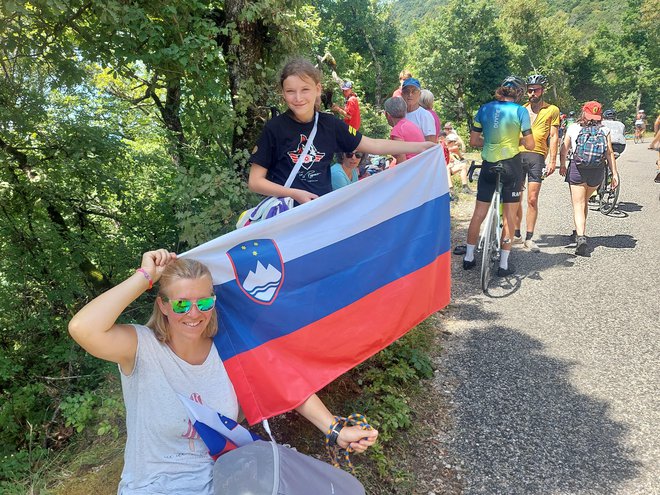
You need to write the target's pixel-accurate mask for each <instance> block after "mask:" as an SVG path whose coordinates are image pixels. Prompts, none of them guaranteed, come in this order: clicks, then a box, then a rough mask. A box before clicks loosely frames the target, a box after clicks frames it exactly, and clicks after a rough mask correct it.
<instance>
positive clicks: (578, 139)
mask: <svg viewBox="0 0 660 495" xmlns="http://www.w3.org/2000/svg"><path fill="white" fill-rule="evenodd" d="M602 114H603V107H602V105H601V104H600V103H598V102H597V101H588V102H587V103H585V104H584V105H583V106H582V115H581V116H580V118H579V119H578V121H577V122H575V123H573V124H570V125H569V126H568V128H567V129H566V136H565V137H564V142H563V143H562V146H561V152H560V157H559V160H560V167H559V173H560V174H561V175H562V176H564V177H566V182H568V184H569V187H570V191H571V202H572V204H573V220H574V222H575V230H574V231H573V235H574V236H575V242H576V247H575V254H576V255H578V256H587V255H588V253H589V247H588V245H587V237H586V224H587V212H588V208H587V201H588V200H589V197H590V196H591V195H592V194H593V192H594V191H595V190H596V189H598V186H599V185H600V183H601V182H602V181H603V178H604V176H605V163H607V165H608V166H609V167H610V170H611V171H612V187H616V185H617V184H618V182H619V176H618V174H617V170H616V161H615V159H614V152H613V151H612V139H611V137H610V129H609V128H607V127H605V126H603V125H602V122H601V121H602V119H603V115H602ZM603 139H604V142H605V144H606V147H605V149H604V152H602V151H600V150H599V148H600V144H601V143H602V140H603ZM569 155H570V160H569V163H568V168H567V164H566V162H567V158H568V157H569ZM598 162H600V164H598ZM594 163H595V164H596V165H594Z"/></svg>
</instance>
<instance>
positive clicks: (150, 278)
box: [69, 249, 176, 374]
mask: <svg viewBox="0 0 660 495" xmlns="http://www.w3.org/2000/svg"><path fill="white" fill-rule="evenodd" d="M175 259H176V254H174V253H170V252H169V251H167V250H165V249H159V250H157V251H149V252H147V253H144V255H142V264H141V267H140V269H139V270H138V271H136V272H135V273H134V274H133V275H131V276H130V277H129V278H127V279H126V280H124V281H123V282H122V283H120V284H119V285H116V286H115V287H113V288H112V289H110V290H108V291H106V292H104V293H103V294H101V295H100V296H98V297H96V298H95V299H93V300H92V301H90V302H89V303H87V305H86V306H85V307H83V308H82V309H81V310H80V311H78V313H76V315H75V316H74V317H73V318H72V319H71V321H70V322H69V333H70V334H71V337H73V340H75V341H76V342H78V344H80V346H81V347H82V348H83V349H85V350H86V351H87V352H89V353H90V354H91V355H93V356H96V357H98V358H100V359H105V360H106V361H112V362H113V363H119V365H120V366H121V368H122V371H123V372H124V373H126V374H130V373H131V371H133V366H134V364H135V351H136V349H137V335H136V333H135V330H134V328H133V327H132V326H131V325H118V324H117V323H116V321H117V318H119V315H121V313H122V312H123V311H124V310H125V309H126V308H127V307H128V305H129V304H131V303H132V302H133V301H135V300H136V299H137V298H138V297H140V295H142V293H144V291H145V290H147V289H149V288H150V287H151V286H152V285H153V284H154V283H155V282H157V281H158V279H159V278H160V275H161V274H162V272H163V269H164V268H165V266H167V265H168V264H169V263H170V262H171V261H173V260H175Z"/></svg>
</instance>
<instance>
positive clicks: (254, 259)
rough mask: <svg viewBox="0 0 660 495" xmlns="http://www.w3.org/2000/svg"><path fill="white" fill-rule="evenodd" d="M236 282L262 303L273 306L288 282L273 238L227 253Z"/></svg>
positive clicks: (255, 241) (246, 244)
mask: <svg viewBox="0 0 660 495" xmlns="http://www.w3.org/2000/svg"><path fill="white" fill-rule="evenodd" d="M227 256H229V260H230V261H231V265H232V267H233V268H234V276H235V277H236V283H237V284H238V285H239V287H240V288H241V290H242V291H243V293H244V294H245V295H246V296H247V297H249V298H250V299H251V300H252V301H254V302H256V303H259V304H271V303H272V302H273V301H274V300H275V298H276V297H277V293H278V292H279V290H280V287H282V282H283V281H284V263H283V262H282V256H281V255H280V252H279V250H278V249H277V244H275V241H274V240H273V239H250V240H247V241H245V242H241V243H239V244H237V245H236V246H234V247H233V248H231V249H229V251H227Z"/></svg>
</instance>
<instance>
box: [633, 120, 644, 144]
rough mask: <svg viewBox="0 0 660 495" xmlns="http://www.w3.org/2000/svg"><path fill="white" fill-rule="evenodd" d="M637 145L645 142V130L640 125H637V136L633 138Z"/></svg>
mask: <svg viewBox="0 0 660 495" xmlns="http://www.w3.org/2000/svg"><path fill="white" fill-rule="evenodd" d="M633 142H634V143H635V144H639V143H643V142H644V128H643V127H642V126H640V125H635V136H634V137H633Z"/></svg>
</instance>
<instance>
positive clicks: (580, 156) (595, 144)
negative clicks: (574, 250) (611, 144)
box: [571, 126, 607, 168]
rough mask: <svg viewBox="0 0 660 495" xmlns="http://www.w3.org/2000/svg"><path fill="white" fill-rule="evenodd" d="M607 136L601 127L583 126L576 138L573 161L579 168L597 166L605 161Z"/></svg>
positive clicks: (600, 165)
mask: <svg viewBox="0 0 660 495" xmlns="http://www.w3.org/2000/svg"><path fill="white" fill-rule="evenodd" d="M606 153H607V136H606V135H605V132H604V131H603V129H602V128H601V127H595V126H592V127H583V128H582V129H580V133H579V134H578V136H577V138H576V139H575V151H573V157H572V159H571V162H572V163H573V164H574V165H576V166H577V167H579V168H597V167H602V166H603V164H604V163H605V154H606Z"/></svg>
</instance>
